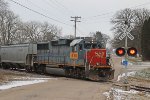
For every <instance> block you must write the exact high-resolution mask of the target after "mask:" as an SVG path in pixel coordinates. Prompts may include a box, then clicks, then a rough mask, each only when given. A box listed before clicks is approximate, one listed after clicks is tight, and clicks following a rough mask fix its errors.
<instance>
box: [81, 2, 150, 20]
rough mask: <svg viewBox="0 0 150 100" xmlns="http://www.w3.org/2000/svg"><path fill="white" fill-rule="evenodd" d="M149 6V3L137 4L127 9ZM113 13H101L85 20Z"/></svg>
mask: <svg viewBox="0 0 150 100" xmlns="http://www.w3.org/2000/svg"><path fill="white" fill-rule="evenodd" d="M149 4H150V2H146V3H143V4H139V5H136V6H132V7H129V8H137V7H140V6H145V5H149ZM114 12H115V11H110V12H107V13H103V14H99V15H94V16H91V17H88V18H86V19H92V18H95V17H101V16H105V15H109V14H113V13H114ZM83 19H84V20H86V19H85V18H83Z"/></svg>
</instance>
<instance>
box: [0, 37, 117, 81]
mask: <svg viewBox="0 0 150 100" xmlns="http://www.w3.org/2000/svg"><path fill="white" fill-rule="evenodd" d="M0 55H1V60H0V61H1V64H2V67H3V68H10V67H12V68H14V67H17V68H25V69H27V71H35V72H37V73H50V74H56V75H64V76H66V77H75V78H88V79H90V80H96V81H99V80H108V79H113V77H114V69H113V68H112V66H111V64H110V62H109V59H110V57H109V56H108V55H107V53H106V49H105V48H104V47H103V46H102V44H101V43H100V42H98V41H93V40H92V39H85V38H82V39H81V38H79V39H59V40H54V41H50V42H45V43H36V44H20V45H9V46H1V50H0Z"/></svg>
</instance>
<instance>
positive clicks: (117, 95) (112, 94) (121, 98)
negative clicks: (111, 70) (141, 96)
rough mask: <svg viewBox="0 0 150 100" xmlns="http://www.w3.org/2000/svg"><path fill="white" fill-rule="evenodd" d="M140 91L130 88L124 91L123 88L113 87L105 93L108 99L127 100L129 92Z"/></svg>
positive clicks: (135, 92)
mask: <svg viewBox="0 0 150 100" xmlns="http://www.w3.org/2000/svg"><path fill="white" fill-rule="evenodd" d="M137 93H138V91H135V90H130V91H123V90H121V89H116V88H111V90H110V91H109V92H104V93H103V95H105V96H106V97H107V99H106V100H126V99H125V98H126V97H127V95H128V94H137Z"/></svg>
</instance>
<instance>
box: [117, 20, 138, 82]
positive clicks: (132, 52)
mask: <svg viewBox="0 0 150 100" xmlns="http://www.w3.org/2000/svg"><path fill="white" fill-rule="evenodd" d="M122 21H124V25H123V26H122V31H123V33H122V34H121V35H120V36H119V39H120V40H123V39H124V38H125V47H124V48H122V47H120V48H117V49H116V55H118V56H120V57H121V56H124V61H123V65H124V66H125V80H124V84H128V80H127V68H128V59H127V58H128V56H136V55H137V50H136V48H134V47H128V45H127V43H128V38H129V39H130V40H134V36H132V34H130V32H131V30H132V29H133V27H132V26H131V25H130V24H129V23H128V22H127V20H122ZM119 34H120V33H119Z"/></svg>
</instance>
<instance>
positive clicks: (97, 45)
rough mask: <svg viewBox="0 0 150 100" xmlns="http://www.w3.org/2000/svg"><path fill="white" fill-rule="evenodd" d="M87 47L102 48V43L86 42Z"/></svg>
mask: <svg viewBox="0 0 150 100" xmlns="http://www.w3.org/2000/svg"><path fill="white" fill-rule="evenodd" d="M84 48H85V49H94V48H102V46H101V44H97V43H85V44H84Z"/></svg>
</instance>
